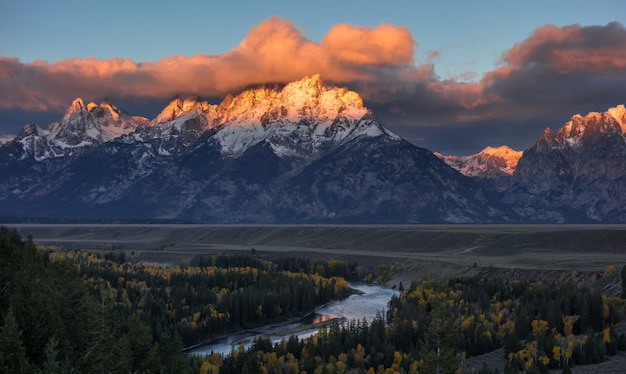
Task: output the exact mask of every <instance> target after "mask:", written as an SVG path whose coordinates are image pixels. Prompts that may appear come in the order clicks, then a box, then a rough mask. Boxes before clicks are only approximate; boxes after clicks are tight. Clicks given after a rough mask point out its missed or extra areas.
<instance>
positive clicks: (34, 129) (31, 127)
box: [15, 123, 45, 140]
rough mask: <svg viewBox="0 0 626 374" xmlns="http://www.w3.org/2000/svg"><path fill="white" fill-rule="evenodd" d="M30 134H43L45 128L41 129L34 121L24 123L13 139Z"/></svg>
mask: <svg viewBox="0 0 626 374" xmlns="http://www.w3.org/2000/svg"><path fill="white" fill-rule="evenodd" d="M30 135H35V136H44V135H45V130H43V129H42V128H41V127H39V126H37V125H36V124H34V123H29V124H28V125H25V126H24V127H22V129H21V130H20V132H19V134H17V136H16V137H15V139H16V140H20V139H24V138H26V137H28V136H30Z"/></svg>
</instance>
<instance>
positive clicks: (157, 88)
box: [0, 17, 415, 109]
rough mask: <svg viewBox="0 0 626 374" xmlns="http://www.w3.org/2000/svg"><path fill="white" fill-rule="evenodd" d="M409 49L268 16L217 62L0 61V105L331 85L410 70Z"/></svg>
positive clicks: (400, 30) (360, 31)
mask: <svg viewBox="0 0 626 374" xmlns="http://www.w3.org/2000/svg"><path fill="white" fill-rule="evenodd" d="M414 44H415V42H414V41H413V39H412V37H411V34H410V32H409V31H408V29H406V28H405V27H397V26H393V25H380V26H377V27H374V28H370V27H356V26H351V25H348V24H343V25H337V26H333V27H332V28H331V29H330V30H329V32H328V34H327V35H326V37H324V39H323V40H322V42H321V43H317V42H313V41H310V40H308V39H306V38H304V37H303V36H302V33H301V32H300V31H299V30H298V29H297V28H295V27H294V26H293V25H292V24H291V22H290V21H289V20H286V19H282V18H278V17H272V18H270V19H268V20H266V21H264V22H261V23H260V24H259V25H258V26H257V27H255V28H252V29H251V30H250V31H249V33H248V35H247V36H246V37H245V38H244V39H243V40H242V41H241V43H240V44H239V45H238V46H237V47H235V48H233V49H231V50H230V51H229V52H226V53H223V54H218V55H206V54H198V55H194V56H184V55H178V56H170V57H166V58H163V59H160V60H158V61H156V62H142V63H137V62H134V61H132V60H129V59H124V58H111V59H106V60H101V59H97V58H93V57H90V58H71V59H64V60H61V61H58V62H53V63H47V62H45V61H35V62H31V63H26V64H24V63H21V62H20V61H19V60H17V59H15V58H7V57H0V95H1V97H2V98H3V99H2V101H0V106H1V107H5V108H10V107H19V108H22V109H47V108H56V109H60V108H63V107H65V106H66V105H67V103H69V102H71V100H72V99H73V98H74V97H76V96H81V97H83V98H85V99H86V100H92V99H93V100H98V99H101V98H103V97H105V96H109V97H120V96H122V97H133V96H137V97H148V98H168V97H171V96H174V95H177V94H197V95H201V96H218V95H225V94H226V93H228V92H232V91H235V90H238V89H241V88H243V87H245V86H248V85H250V84H253V83H266V82H287V81H292V80H296V79H299V78H301V77H303V76H305V75H311V74H314V73H321V74H322V76H323V77H324V79H325V80H328V81H334V82H349V81H355V80H358V81H372V80H375V79H376V77H377V74H378V73H379V72H380V74H386V73H387V71H388V69H389V68H390V67H391V68H398V69H402V68H404V67H406V66H407V65H409V64H411V63H412V56H413V48H414ZM377 68H380V69H379V71H377Z"/></svg>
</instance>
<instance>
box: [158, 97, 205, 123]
mask: <svg viewBox="0 0 626 374" xmlns="http://www.w3.org/2000/svg"><path fill="white" fill-rule="evenodd" d="M214 108H215V105H211V104H209V103H208V102H206V101H204V100H202V99H201V98H200V97H198V96H178V97H176V98H174V99H173V100H172V101H170V103H169V104H168V105H167V106H166V107H165V108H164V109H163V110H162V111H161V113H159V115H157V116H156V118H155V119H154V120H152V123H153V124H157V123H164V122H168V121H172V120H175V119H176V118H178V117H180V116H182V115H183V114H186V113H189V112H191V111H195V112H197V113H206V112H209V111H211V110H212V109H214Z"/></svg>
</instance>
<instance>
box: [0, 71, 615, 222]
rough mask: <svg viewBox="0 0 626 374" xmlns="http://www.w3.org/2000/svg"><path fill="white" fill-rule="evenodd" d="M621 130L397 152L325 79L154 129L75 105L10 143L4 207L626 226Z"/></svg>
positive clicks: (28, 213)
mask: <svg viewBox="0 0 626 374" xmlns="http://www.w3.org/2000/svg"><path fill="white" fill-rule="evenodd" d="M623 128H624V107H623V106H617V107H615V108H611V109H609V110H608V111H607V112H603V113H590V114H588V115H586V116H584V117H583V116H574V117H572V119H571V120H570V121H569V122H567V123H566V124H565V125H564V126H563V127H562V128H561V129H560V130H559V131H558V132H557V134H556V135H554V134H551V133H544V134H543V135H542V136H541V137H540V138H539V140H538V141H537V144H536V145H535V146H533V147H532V148H530V149H528V150H525V151H524V152H522V151H515V150H513V149H511V148H509V147H506V146H500V147H488V148H486V149H484V150H483V151H481V152H480V153H478V154H476V155H473V156H462V157H460V156H443V155H435V154H433V153H432V152H430V151H428V150H426V149H423V148H419V147H416V146H414V145H413V144H411V143H409V142H407V141H405V140H403V139H402V138H400V137H399V136H397V135H396V134H394V133H392V132H391V131H389V130H388V129H387V128H385V127H384V126H383V124H382V123H381V122H380V121H379V120H378V118H377V117H376V115H375V113H373V112H372V111H371V110H370V109H368V108H366V107H365V106H364V104H363V100H362V98H361V97H360V95H359V94H358V93H357V92H354V91H350V90H348V89H346V88H341V87H335V86H327V85H325V84H324V82H323V81H322V79H321V77H320V76H319V75H314V76H310V77H305V78H303V79H300V80H298V81H294V82H290V83H287V84H281V85H277V84H269V85H258V86H254V87H250V88H247V89H245V90H243V91H240V92H239V93H234V94H231V95H228V96H227V97H226V98H225V99H224V100H223V101H222V102H221V103H219V104H210V103H208V102H207V101H205V100H203V99H201V98H199V97H196V96H181V97H177V98H175V99H174V100H172V101H171V102H170V103H169V104H168V105H166V106H165V108H163V110H162V111H161V112H160V113H159V114H158V115H157V116H156V117H155V118H154V119H152V120H149V119H147V118H143V117H139V116H133V115H131V114H129V113H126V112H125V111H124V110H122V109H120V108H118V107H117V106H115V104H114V103H112V102H111V101H108V100H107V101H103V102H101V103H99V104H96V103H87V104H85V103H84V102H83V101H82V100H81V99H76V100H74V101H73V102H72V104H71V105H70V107H69V108H68V109H67V111H66V112H65V114H64V115H63V116H62V118H61V119H60V120H59V121H57V122H53V123H52V124H50V125H49V126H48V127H47V128H45V129H43V128H40V127H38V126H36V125H27V126H25V127H24V128H23V129H22V130H21V131H20V133H19V134H18V135H17V136H15V137H14V138H9V137H6V138H3V140H2V143H0V144H2V145H0V171H1V172H2V173H3V175H5V176H7V177H6V178H3V179H2V181H0V202H1V203H2V205H3V208H4V212H3V213H2V215H5V216H8V217H14V219H16V220H20V219H26V217H29V219H30V218H32V217H39V218H41V219H62V220H77V221H80V220H103V221H128V220H145V221H149V220H167V221H176V222H214V223H237V222H242V223H287V222H289V223H300V222H301V223H307V222H331V223H332V222H336V223H352V222H361V223H374V222H381V223H383V222H384V223H424V222H427V223H495V222H498V223H501V222H622V220H623V219H624V217H623V216H622V214H621V213H620V212H622V211H623V210H624V209H623V207H624V206H625V205H620V204H622V203H621V202H620V201H621V200H620V199H613V200H611V201H609V200H608V199H606V196H609V195H610V194H611V193H612V191H617V190H619V189H620V188H622V187H623V186H622V183H623V181H622V178H621V177H620V174H619V170H621V169H620V167H621V168H622V169H623V166H620V165H624V164H625V163H621V164H620V162H621V161H623V159H624V158H625V156H624V155H625V154H626V151H625V150H624V149H623V148H624V144H625V142H624V131H623ZM555 160H558V162H557V163H556V164H555ZM547 165H550V167H547ZM555 165H556V167H557V169H556V170H558V171H554V166H555ZM621 175H626V174H625V173H622V174H621ZM540 183H544V184H545V186H549V188H548V187H545V186H544V187H542V185H540ZM583 186H585V188H583ZM594 186H595V187H594ZM555 196H556V197H558V198H556V199H555Z"/></svg>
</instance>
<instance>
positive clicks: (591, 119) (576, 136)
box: [556, 105, 626, 145]
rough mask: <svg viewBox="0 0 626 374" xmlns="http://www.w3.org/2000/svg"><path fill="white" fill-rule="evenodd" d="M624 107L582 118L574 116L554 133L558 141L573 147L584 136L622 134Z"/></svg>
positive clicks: (590, 114)
mask: <svg viewBox="0 0 626 374" xmlns="http://www.w3.org/2000/svg"><path fill="white" fill-rule="evenodd" d="M625 112H626V111H625V110H624V106H623V105H620V106H617V107H614V108H610V109H608V110H607V111H606V112H589V113H588V114H587V115H585V116H584V117H583V116H581V115H580V114H576V115H574V116H573V117H572V118H571V119H570V120H569V121H568V122H566V123H565V124H564V125H563V126H562V127H561V128H560V129H559V130H558V131H557V133H556V138H557V139H558V140H560V141H563V140H564V141H567V142H568V143H569V144H570V145H573V144H574V143H576V142H577V141H578V140H580V139H581V138H582V137H584V136H590V135H592V134H598V133H604V134H607V133H620V134H621V133H624V125H623V123H622V122H623V120H624V115H625V114H626V113H625Z"/></svg>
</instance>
